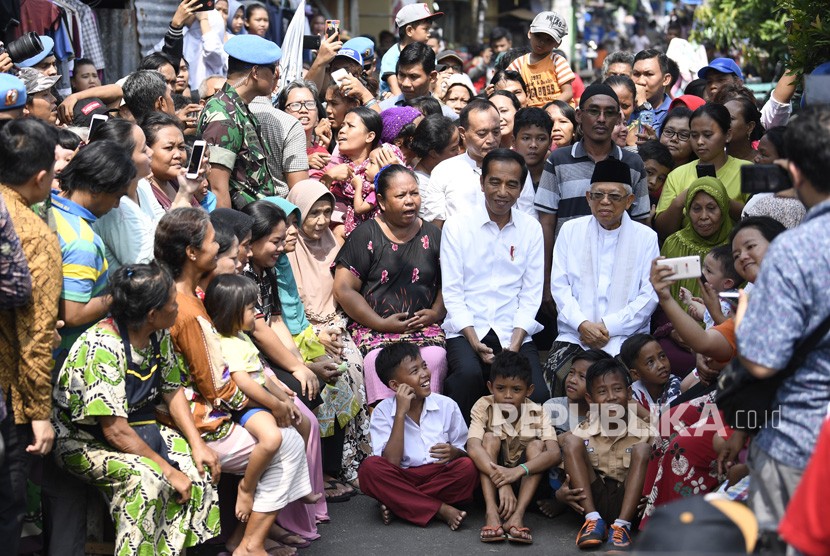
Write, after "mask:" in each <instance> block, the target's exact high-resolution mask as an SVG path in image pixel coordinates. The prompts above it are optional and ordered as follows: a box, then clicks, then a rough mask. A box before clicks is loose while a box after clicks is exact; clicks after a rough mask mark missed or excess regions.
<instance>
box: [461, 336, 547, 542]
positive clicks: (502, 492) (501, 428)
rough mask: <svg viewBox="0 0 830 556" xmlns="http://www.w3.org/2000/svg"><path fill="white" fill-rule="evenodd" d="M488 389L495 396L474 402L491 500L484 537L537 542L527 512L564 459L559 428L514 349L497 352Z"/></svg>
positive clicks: (473, 447) (475, 447)
mask: <svg viewBox="0 0 830 556" xmlns="http://www.w3.org/2000/svg"><path fill="white" fill-rule="evenodd" d="M487 389H488V390H490V394H491V395H489V396H484V397H483V398H481V399H479V400H478V401H477V402H476V403H475V405H474V406H473V409H472V412H471V422H470V433H469V438H468V440H467V452H468V453H469V454H470V458H472V460H473V461H474V462H475V464H476V467H477V468H478V471H479V474H480V476H481V490H482V491H483V492H484V502H485V505H486V516H485V520H486V523H485V525H484V526H483V527H482V528H481V533H480V539H481V542H488V543H489V542H500V541H503V540H505V539H507V540H509V541H511V542H518V543H523V544H531V543H533V537H532V536H531V534H530V529H528V528H527V527H525V526H524V514H525V510H527V506H528V504H530V501H531V500H533V496H534V494H535V493H536V489H537V488H538V487H539V483H540V481H541V480H542V478H543V477H544V476H546V471H547V470H548V469H550V467H552V466H554V465H556V464H558V463H559V462H560V461H561V456H560V453H559V445H558V444H557V442H556V432H555V431H554V429H553V425H552V424H551V422H550V417H549V416H548V414H547V413H545V411H544V410H543V409H542V406H540V405H539V404H537V403H535V402H533V401H531V400H530V398H529V397H528V396H530V394H531V393H532V392H533V376H532V373H531V370H530V362H529V361H528V360H527V358H526V357H525V356H524V355H521V354H519V353H516V352H513V351H502V352H501V353H499V354H498V355H496V357H495V359H494V360H493V364H492V366H491V367H490V380H489V381H488V382H487ZM517 482H518V483H519V489H518V490H519V496H518V499H517V497H516V494H515V492H514V485H515V484H516V483H517Z"/></svg>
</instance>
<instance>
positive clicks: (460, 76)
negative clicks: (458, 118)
mask: <svg viewBox="0 0 830 556" xmlns="http://www.w3.org/2000/svg"><path fill="white" fill-rule="evenodd" d="M444 83H446V84H447V89H446V90H447V91H449V90H450V87H452V86H453V85H464V86H465V87H467V88H468V89H470V98H472V97H474V96H476V88H475V87H474V86H473V81H472V79H470V76H469V75H467V74H466V73H454V74H452V75H451V76H450V77H449V78H448V79H447V80H446V81H444Z"/></svg>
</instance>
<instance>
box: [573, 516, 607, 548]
mask: <svg viewBox="0 0 830 556" xmlns="http://www.w3.org/2000/svg"><path fill="white" fill-rule="evenodd" d="M607 538H608V526H607V525H606V524H605V521H604V520H602V519H586V520H585V523H583V524H582V529H580V530H579V534H578V535H577V536H576V546H578V547H579V548H580V549H586V548H595V547H597V546H599V545H601V544H602V543H604V542H605V539H607Z"/></svg>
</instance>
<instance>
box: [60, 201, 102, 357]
mask: <svg viewBox="0 0 830 556" xmlns="http://www.w3.org/2000/svg"><path fill="white" fill-rule="evenodd" d="M51 211H52V216H53V217H54V219H55V225H56V226H57V233H58V240H59V242H60V247H61V257H62V258H63V288H62V290H61V299H65V300H67V301H74V302H76V303H88V302H89V301H90V300H91V299H93V298H95V297H98V296H101V295H104V293H105V292H106V288H107V278H108V276H107V268H108V265H107V257H106V255H105V247H104V242H103V240H101V238H100V237H99V236H98V234H96V233H95V232H94V231H93V230H92V227H91V224H92V223H93V222H95V221H96V220H97V218H96V217H95V215H94V214H92V213H91V212H89V211H88V210H87V209H85V208H84V207H82V206H81V205H79V204H78V203H75V202H73V201H71V200H69V199H67V198H65V197H61V196H60V195H58V192H56V191H52V208H51ZM91 324H93V323H91V322H90V323H87V324H84V325H81V326H75V327H65V328H62V329H61V330H60V333H61V347H60V349H61V350H63V349H67V350H68V349H69V348H70V347H72V344H73V342H74V341H75V340H76V339H77V338H78V336H80V335H81V333H82V332H83V331H84V330H86V329H87V328H89V325H91Z"/></svg>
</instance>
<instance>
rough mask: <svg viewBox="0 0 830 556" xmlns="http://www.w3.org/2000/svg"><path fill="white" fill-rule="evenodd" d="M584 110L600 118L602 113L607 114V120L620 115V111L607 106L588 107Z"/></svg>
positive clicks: (593, 116)
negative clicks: (600, 107) (601, 108)
mask: <svg viewBox="0 0 830 556" xmlns="http://www.w3.org/2000/svg"><path fill="white" fill-rule="evenodd" d="M583 111H584V112H585V113H586V114H588V115H589V116H591V117H592V118H599V116H600V114H602V115H603V116H605V119H606V120H610V119H612V118H616V117H617V116H619V115H620V111H619V110H615V109H613V108H607V109H605V110H600V109H599V108H595V107H591V108H586V109H585V110H583Z"/></svg>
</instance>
